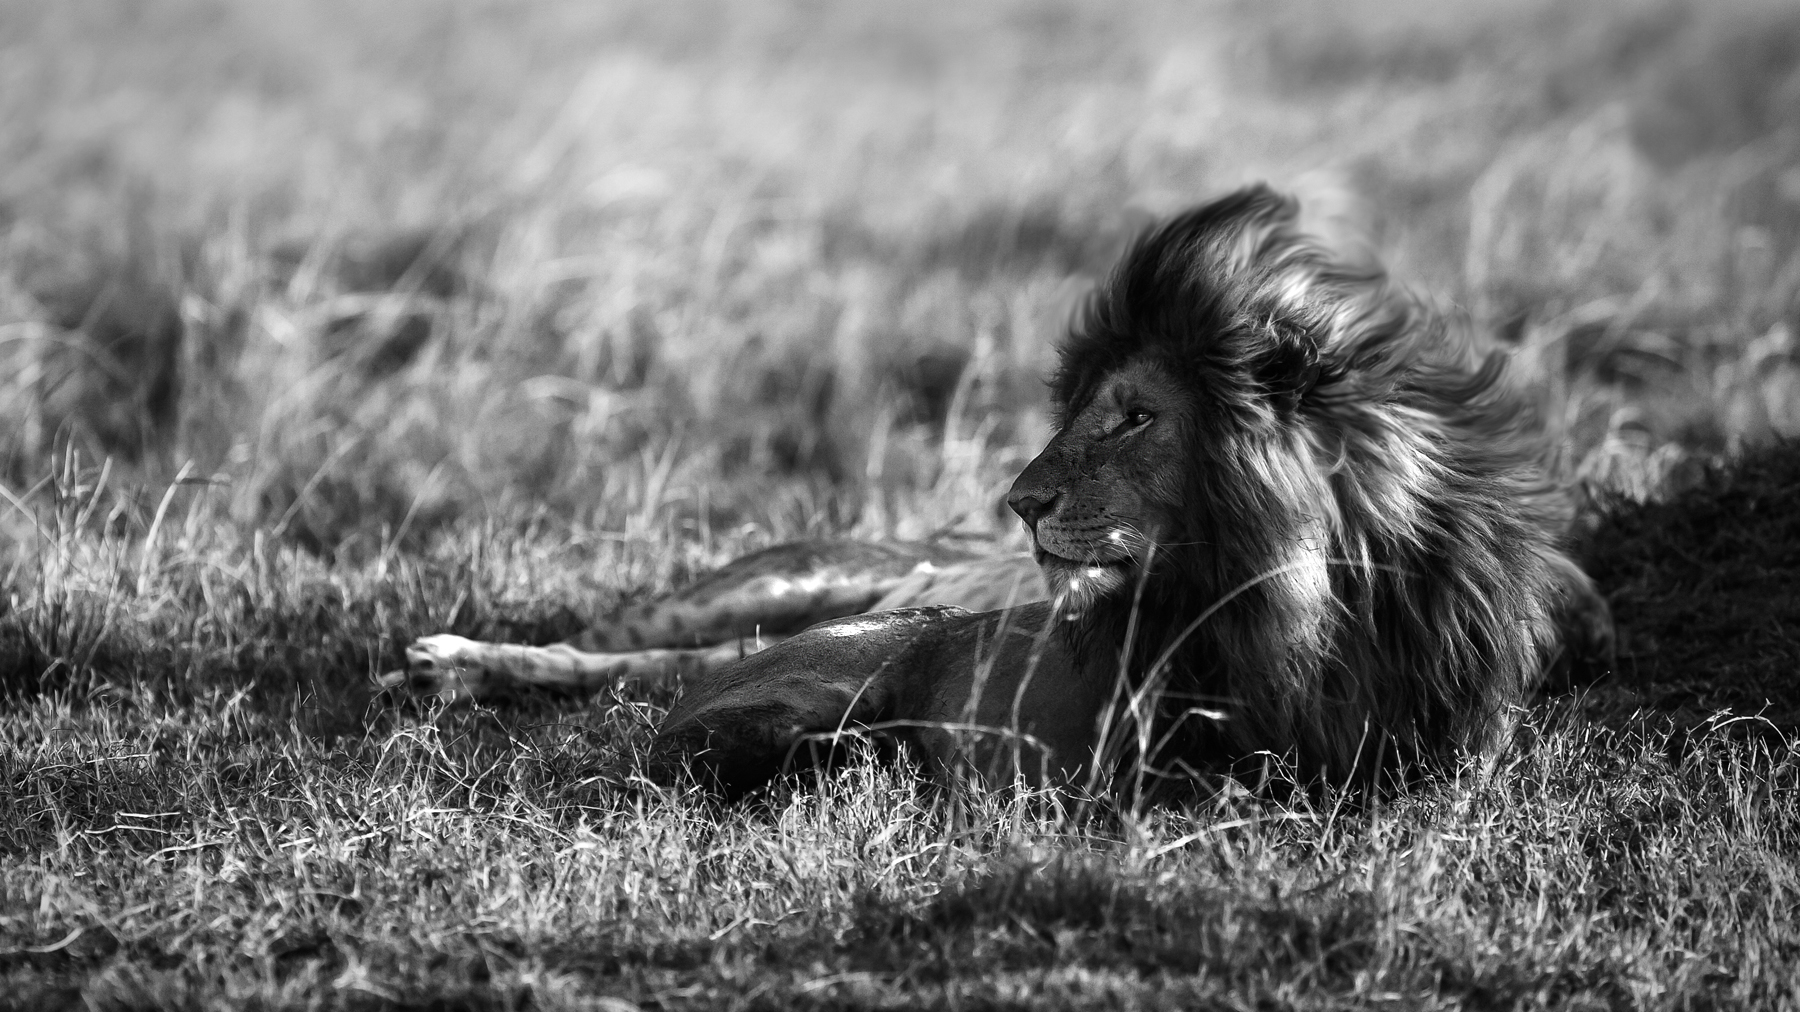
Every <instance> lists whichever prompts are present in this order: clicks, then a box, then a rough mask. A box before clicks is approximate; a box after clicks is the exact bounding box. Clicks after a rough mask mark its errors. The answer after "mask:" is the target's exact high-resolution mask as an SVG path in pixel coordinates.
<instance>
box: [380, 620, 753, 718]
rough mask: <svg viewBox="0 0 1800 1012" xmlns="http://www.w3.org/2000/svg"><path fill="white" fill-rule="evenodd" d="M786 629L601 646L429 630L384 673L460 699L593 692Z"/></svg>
mask: <svg viewBox="0 0 1800 1012" xmlns="http://www.w3.org/2000/svg"><path fill="white" fill-rule="evenodd" d="M778 639H780V637H771V638H765V639H761V640H754V639H753V640H745V641H743V642H732V643H723V644H717V645H714V646H709V647H703V648H698V649H693V650H667V649H657V650H629V651H622V652H617V653H599V652H592V651H585V650H578V649H576V648H575V647H573V646H571V645H570V644H567V643H555V644H552V645H550V646H543V647H529V646H522V645H519V644H514V643H484V642H481V641H479V640H471V639H466V638H464V637H462V636H452V635H449V634H443V635H438V636H425V637H421V638H420V639H418V640H416V641H414V642H413V644H412V645H411V646H409V647H407V648H406V670H404V671H394V672H391V673H389V674H387V675H384V676H383V677H382V678H381V681H380V686H381V688H383V689H385V690H395V691H398V690H404V691H406V692H407V694H409V695H412V696H418V697H435V698H436V699H438V700H439V701H440V702H443V703H449V704H456V703H464V702H469V701H471V700H474V699H479V698H483V697H487V696H492V695H496V694H501V693H504V692H507V691H516V690H518V689H527V688H540V689H553V690H559V691H564V692H572V693H582V694H589V693H594V692H598V691H600V690H601V689H607V688H619V689H624V690H638V691H643V690H647V689H651V688H656V687H662V686H669V685H673V684H675V683H676V682H677V681H678V680H692V679H695V678H699V677H703V676H704V675H705V674H706V673H708V672H710V671H713V670H716V669H718V668H721V667H723V666H725V665H727V664H730V663H733V662H735V661H738V660H741V659H742V658H743V657H745V656H746V655H747V654H751V653H755V652H756V651H758V650H761V649H762V648H763V647H765V646H768V645H769V644H770V643H772V642H775V641H777V640H778Z"/></svg>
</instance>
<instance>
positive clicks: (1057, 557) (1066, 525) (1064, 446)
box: [1006, 359, 1197, 617]
mask: <svg viewBox="0 0 1800 1012" xmlns="http://www.w3.org/2000/svg"><path fill="white" fill-rule="evenodd" d="M1071 407H1072V408H1073V414H1072V415H1071V416H1070V417H1069V418H1068V420H1067V421H1066V423H1065V424H1064V425H1063V427H1062V430H1061V431H1060V432H1058V433H1057V434H1056V437H1055V438H1054V439H1052V440H1051V441H1050V445H1049V446H1046V447H1045V448H1044V451H1043V452H1042V453H1040V454H1038V455H1037V457H1036V459H1034V460H1033V461H1032V462H1031V463H1030V464H1029V465H1028V466H1027V467H1026V468H1025V471H1024V473H1023V474H1020V475H1019V479H1018V481H1016V482H1014V483H1013V487H1012V492H1011V493H1010V494H1009V495H1008V496H1007V499H1006V501H1007V505H1009V506H1011V507H1012V509H1013V511H1014V512H1016V513H1018V514H1019V516H1020V518H1022V519H1023V520H1024V521H1025V524H1026V526H1027V527H1029V528H1030V529H1031V532H1032V537H1033V540H1034V542H1035V548H1036V553H1037V561H1038V565H1039V566H1041V567H1042V568H1043V571H1044V577H1045V581H1046V583H1048V584H1049V586H1050V590H1051V593H1052V594H1054V595H1055V596H1056V597H1057V599H1058V600H1059V602H1060V604H1059V608H1060V609H1061V610H1062V611H1063V612H1064V613H1065V614H1066V615H1068V616H1070V617H1075V616H1077V615H1080V614H1081V613H1083V612H1084V611H1086V609H1087V608H1088V606H1089V605H1091V604H1092V603H1093V602H1095V601H1096V600H1099V599H1100V598H1103V597H1106V596H1108V595H1110V594H1113V593H1116V592H1118V591H1121V590H1124V589H1126V588H1128V587H1130V586H1131V584H1132V583H1133V581H1134V580H1136V579H1138V578H1139V577H1140V576H1142V575H1144V574H1145V573H1146V572H1147V569H1148V567H1150V566H1153V565H1154V558H1155V553H1156V548H1157V546H1158V545H1166V544H1168V543H1169V539H1170V538H1171V537H1172V536H1174V535H1176V533H1177V532H1178V531H1179V530H1180V529H1181V523H1180V505H1181V494H1182V482H1183V481H1184V479H1185V475H1186V473H1187V470H1188V469H1187V467H1186V466H1184V465H1183V464H1182V461H1183V460H1184V459H1185V453H1186V445H1185V443H1186V439H1187V433H1190V432H1192V431H1193V429H1194V415H1195V411H1196V407H1197V406H1196V405H1195V403H1194V397H1193V395H1192V394H1190V393H1189V392H1188V391H1187V390H1185V389H1184V388H1183V385H1182V384H1181V383H1180V382H1179V381H1178V380H1177V379H1176V378H1175V377H1174V376H1172V375H1171V374H1170V373H1169V372H1168V371H1167V370H1166V369H1164V368H1162V367H1161V366H1159V365H1158V364H1156V363H1155V362H1154V361H1152V360H1149V359H1140V360H1137V361H1132V362H1127V363H1126V364H1124V365H1123V366H1121V367H1120V368H1118V369H1115V370H1113V371H1112V372H1111V373H1109V374H1108V375H1106V376H1104V377H1102V378H1101V379H1100V380H1099V382H1097V383H1095V384H1094V385H1093V386H1092V388H1091V396H1088V397H1087V398H1086V400H1085V402H1084V403H1082V404H1080V405H1079V406H1078V407H1076V406H1073V405H1072V406H1071Z"/></svg>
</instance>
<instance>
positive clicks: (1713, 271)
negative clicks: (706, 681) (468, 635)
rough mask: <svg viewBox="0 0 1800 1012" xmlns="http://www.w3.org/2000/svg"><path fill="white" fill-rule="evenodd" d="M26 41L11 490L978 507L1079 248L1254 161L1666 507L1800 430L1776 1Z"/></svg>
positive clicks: (300, 506) (1789, 149)
mask: <svg viewBox="0 0 1800 1012" xmlns="http://www.w3.org/2000/svg"><path fill="white" fill-rule="evenodd" d="M0 32H3V33H4V34H3V35H0V46H4V51H5V52H4V55H5V57H6V60H5V63H6V66H7V67H8V68H9V69H8V74H9V85H8V87H7V88H6V89H5V93H4V97H3V98H0V102H4V103H5V105H6V109H5V113H6V122H7V123H8V124H10V126H9V128H8V129H7V130H6V131H5V132H4V136H0V146H3V148H0V153H3V154H4V159H3V161H4V164H5V166H6V169H5V171H4V172H0V206H4V207H5V208H6V209H7V210H6V218H5V220H6V222H7V226H6V229H5V232H4V250H0V277H3V278H4V280H5V285H4V286H3V287H0V296H3V297H0V319H3V320H4V322H0V327H3V328H4V330H0V335H3V336H0V356H3V357H4V360H5V361H4V365H5V366H6V369H5V373H4V375H5V379H4V381H3V382H4V387H3V390H4V394H3V396H0V417H4V418H5V420H6V423H7V425H6V428H5V430H4V440H3V442H0V473H4V475H5V476H6V477H7V483H8V485H9V487H12V488H13V489H14V490H15V492H23V491H24V490H27V489H30V488H31V487H32V486H33V484H34V483H35V482H36V481H37V479H39V478H40V477H42V476H43V475H44V474H45V473H47V470H48V468H49V467H50V466H51V461H52V458H55V457H58V456H59V455H61V454H62V453H64V451H65V450H66V449H68V448H73V449H76V450H79V451H80V452H81V453H82V455H83V457H84V459H87V460H91V461H100V460H103V459H105V458H108V457H110V458H112V459H113V461H114V477H115V480H121V481H125V482H127V483H136V484H144V485H147V486H151V487H160V485H161V484H163V483H165V482H167V481H168V480H169V479H170V478H171V477H172V476H173V474H174V473H175V471H176V470H177V469H179V468H180V467H181V466H183V465H184V464H189V463H191V464H192V466H193V468H194V473H195V474H198V475H203V476H214V475H216V476H219V478H220V479H221V480H224V481H226V482H228V485H227V487H228V489H229V494H227V495H222V496H216V497H213V498H212V499H211V500H209V501H211V502H214V503H215V504H216V506H217V508H218V510H219V514H218V515H219V516H228V517H229V518H231V519H232V520H233V521H235V522H237V523H238V524H240V525H251V526H254V525H259V524H260V525H263V526H265V527H270V528H278V529H279V530H280V531H281V532H282V534H283V535H284V536H287V537H291V538H295V539H298V540H299V542H300V543H302V544H305V545H307V546H308V547H309V548H311V549H312V550H315V551H326V552H332V551H336V550H340V549H343V548H346V547H349V548H353V549H355V550H357V551H360V552H365V553H366V552H368V551H377V550H379V548H378V545H379V542H380V539H381V538H382V537H383V535H382V533H381V532H382V531H383V530H384V529H385V530H386V531H387V532H388V533H387V535H386V536H387V537H399V538H401V539H402V540H407V539H413V540H416V539H418V538H421V537H423V536H425V535H427V534H428V533H429V532H431V531H433V530H436V529H438V528H440V527H442V526H443V525H444V524H446V523H448V522H450V521H452V520H453V519H455V518H459V517H469V516H480V517H486V518H491V519H496V520H500V521H502V522H506V523H516V522H519V521H520V520H521V518H524V517H529V516H530V515H532V514H533V513H534V511H537V510H540V509H543V510H547V511H548V512H550V513H551V514H553V515H555V516H558V517H563V518H573V519H577V520H579V521H581V522H582V523H584V524H588V525H591V526H594V527H596V528H599V529H607V530H613V529H618V528H620V527H621V526H623V524H624V522H625V520H626V519H627V516H628V515H636V516H638V517H640V518H642V517H645V516H653V515H666V516H668V517H673V518H678V519H677V520H676V522H679V523H689V524H693V523H700V522H703V521H704V522H707V523H721V524H725V525H727V526H730V525H735V524H738V523H743V522H752V523H757V524H759V525H762V526H764V527H770V526H772V527H773V528H774V529H778V530H781V531H782V532H784V533H787V532H792V531H794V530H796V529H804V528H805V527H807V526H808V525H811V524H814V523H821V522H822V523H826V524H829V525H831V526H844V525H849V524H854V523H856V522H858V521H859V520H866V521H867V522H868V523H870V524H872V525H873V526H875V527H877V528H887V527H891V526H892V525H894V524H897V523H899V522H900V518H901V517H912V516H917V515H918V514H919V512H920V511H921V510H924V509H927V507H926V505H925V504H923V503H921V502H918V501H915V499H916V495H917V493H918V492H919V491H920V490H922V489H934V490H937V491H939V492H944V493H947V495H943V496H938V497H937V498H939V499H941V500H942V501H941V502H939V503H938V505H937V506H936V507H933V508H932V510H933V512H934V515H933V516H932V517H931V518H930V521H929V522H937V521H940V520H945V519H949V518H951V517H954V516H955V515H957V514H961V513H964V512H969V511H975V512H977V513H979V514H981V515H983V516H985V515H986V513H987V511H988V509H989V508H990V506H991V503H992V493H993V490H994V488H995V487H996V486H997V484H998V483H999V482H1000V481H1001V480H1002V479H1003V478H1004V477H1005V475H1006V474H1007V473H1008V471H1009V470H1011V469H1012V468H1013V467H1015V466H1016V464H1017V462H1018V458H1019V456H1020V455H1021V454H1023V453H1027V452H1029V451H1030V449H1031V448H1032V447H1033V446H1034V445H1035V444H1036V443H1037V442H1038V441H1040V440H1041V439H1042V437H1043V435H1044V423H1043V419H1042V416H1041V414H1040V412H1039V405H1040V402H1041V397H1040V394H1039V388H1038V385H1037V384H1038V380H1039V377H1040V376H1041V375H1042V374H1043V372H1044V371H1045V369H1046V367H1047V366H1048V364H1049V361H1050V352H1049V349H1050V348H1051V346H1052V344H1053V342H1054V339H1055V337H1056V335H1057V333H1058V330H1059V328H1060V326H1061V324H1062V322H1063V320H1064V318H1065V316H1066V314H1067V313H1068V311H1069V309H1070V307H1071V305H1072V304H1073V302H1074V300H1075V299H1076V298H1077V297H1078V296H1079V293H1080V292H1081V291H1082V290H1083V288H1084V287H1085V286H1086V285H1087V284H1088V283H1089V281H1090V280H1091V278H1092V277H1093V276H1094V275H1095V274H1096V273H1097V272H1098V271H1100V270H1102V269H1103V268H1104V266H1105V264H1106V263H1107V262H1108V260H1109V259H1110V257H1111V256H1112V255H1113V254H1114V253H1116V251H1117V250H1118V248H1119V246H1120V245H1121V243H1122V242H1123V241H1124V239H1125V238H1126V237H1127V236H1128V235H1129V234H1130V233H1131V232H1132V231H1133V230H1134V229H1135V228H1137V227H1139V226H1140V224H1141V223H1142V222H1143V221H1144V220H1146V218H1147V217H1148V216H1149V215H1150V214H1153V213H1157V212H1163V211H1167V210H1169V209H1172V208H1174V207H1177V206H1180V205H1181V204H1183V203H1185V202H1188V201H1192V200H1195V199H1198V198H1201V197H1203V196H1205V195H1207V194H1210V193H1215V192H1217V191H1219V190H1221V189H1223V188H1225V187H1228V186H1231V185H1234V184H1236V183H1239V182H1241V181H1244V180H1248V179H1254V178H1264V177H1267V178H1272V179H1274V180H1275V181H1276V182H1277V183H1279V184H1285V185H1290V186H1293V187H1296V188H1298V189H1300V190H1302V191H1304V192H1310V193H1312V194H1313V195H1314V196H1315V197H1318V198H1321V200H1320V203H1321V205H1322V206H1329V207H1337V208H1339V209H1340V210H1343V211H1344V213H1345V214H1346V215H1347V216H1348V217H1350V218H1352V219H1356V220H1355V221H1354V224H1355V226H1356V227H1359V228H1361V229H1363V230H1364V231H1366V232H1369V233H1372V235H1373V242H1374V245H1376V246H1377V247H1378V248H1379V249H1380V250H1381V251H1382V252H1384V253H1385V254H1386V255H1388V256H1389V258H1390V259H1392V260H1393V261H1394V262H1395V265H1396V268H1397V270H1398V271H1399V273H1401V274H1402V275H1403V276H1405V277H1408V278H1409V279H1412V280H1414V281H1415V283H1417V284H1418V285H1419V286H1420V287H1421V288H1422V289H1423V290H1424V291H1425V292H1427V293H1428V294H1430V295H1432V296H1433V297H1435V298H1437V299H1439V300H1440V301H1442V302H1443V303H1444V304H1445V305H1446V306H1447V307H1448V308H1449V309H1450V310H1451V311H1452V312H1461V313H1464V314H1466V315H1467V316H1468V317H1469V318H1470V320H1471V324H1472V325H1473V326H1476V327H1478V328H1482V329H1485V330H1487V331H1489V332H1491V333H1494V334H1496V335H1497V336H1499V337H1500V338H1502V339H1503V340H1509V341H1512V342H1514V343H1516V344H1517V345H1518V346H1519V347H1520V349H1521V358H1522V359H1523V360H1524V361H1525V363H1526V366H1527V369H1528V371H1529V374H1530V375H1531V377H1532V378H1533V379H1534V381H1537V382H1539V383H1540V384H1541V386H1542V387H1543V388H1544V389H1545V390H1546V392H1547V397H1548V398H1549V404H1548V405H1547V407H1548V413H1549V415H1550V417H1551V418H1553V419H1554V421H1555V423H1556V425H1557V427H1558V431H1560V432H1562V433H1563V434H1564V437H1565V440H1566V442H1567V458H1568V464H1569V467H1570V469H1571V471H1572V472H1578V473H1581V474H1583V475H1587V476H1589V477H1591V478H1592V479H1594V480H1595V481H1597V482H1600V483H1603V484H1617V485H1621V486H1623V487H1625V488H1626V489H1628V490H1630V491H1632V492H1633V493H1634V494H1648V493H1650V492H1653V491H1654V490H1655V487H1656V486H1657V484H1658V482H1659V481H1660V480H1661V479H1662V477H1663V475H1664V472H1665V471H1667V470H1668V468H1667V467H1666V466H1664V465H1667V464H1668V463H1669V462H1671V461H1673V460H1675V459H1676V458H1678V457H1682V456H1687V455H1693V454H1699V455H1702V456H1704V455H1708V454H1714V453H1717V452H1721V451H1724V450H1728V449H1730V448H1733V447H1735V446H1738V445H1741V444H1743V443H1744V442H1746V441H1750V442H1754V441H1756V440H1759V439H1761V438H1764V437H1765V436H1766V435H1767V434H1769V433H1771V432H1778V433H1783V434H1792V433H1793V432H1795V431H1797V430H1800V421H1797V420H1796V419H1800V415H1796V414H1795V410H1796V409H1795V408H1794V407H1793V404H1794V398H1793V397H1792V396H1790V393H1789V392H1790V389H1791V388H1792V387H1793V386H1794V384H1795V382H1796V374H1795V372H1794V368H1795V366H1794V361H1793V355H1794V352H1793V348H1792V347H1791V346H1792V343H1793V341H1792V330H1793V326H1794V324H1793V320H1792V316H1793V311H1794V310H1793V306H1794V302H1795V293H1796V289H1797V288H1800V260H1796V259H1795V257H1796V246H1797V242H1796V236H1797V235H1800V187H1797V185H1796V183H1795V179H1794V178H1793V174H1794V171H1795V170H1794V169H1793V168H1792V167H1791V166H1792V165H1793V163H1794V151H1795V143H1796V142H1795V140H1794V130H1795V129H1796V123H1795V121H1794V119H1793V116H1794V113H1793V112H1792V110H1793V109H1794V108H1796V105H1797V103H1795V102H1789V101H1784V100H1783V96H1787V95H1790V93H1792V92H1793V91H1794V89H1795V88H1796V87H1800V85H1796V84H1795V83H1794V82H1795V80H1796V76H1795V65H1796V58H1795V56H1794V53H1795V50H1796V47H1800V20H1797V19H1796V18H1795V16H1794V15H1793V14H1792V12H1791V10H1788V9H1787V8H1786V7H1785V6H1784V5H1767V6H1759V5H1756V4H1732V5H1723V6H1721V5H1693V6H1688V5H1682V4H1668V3H1664V4H1645V3H1625V2H1616V3H1614V2H1601V0H1594V2H1588V3H1584V4H1581V5H1579V6H1577V7H1574V8H1571V7H1569V6H1568V5H1562V4H1548V3H1542V4H1540V3H1534V2H1527V0H1521V2H1516V3H1510V4H1506V5H1499V6H1478V5H1457V6H1455V7H1453V8H1452V9H1450V10H1447V11H1438V12H1436V13H1430V14H1427V13H1426V12H1424V11H1421V10H1416V9H1411V8H1395V7H1393V6H1392V5H1388V4H1348V5H1334V6H1333V8H1332V9H1331V10H1330V11H1329V12H1319V11H1316V10H1314V9H1313V8H1312V7H1311V6H1310V5H1297V6H1283V5H1259V6H1258V7H1257V8H1256V9H1255V10H1254V11H1250V10H1234V9H1229V8H1223V7H1204V6H1203V7H1200V8H1196V9H1189V8H1188V6H1187V5H1172V4H1166V5H1165V4H1155V3H1143V4H1134V5H1129V6H1128V7H1126V8H1122V9H1120V10H1119V11H1117V12H1114V13H1112V14H1108V15H1106V16H1101V15H1099V14H1096V13H1085V12H1083V11H1082V10H1081V9H1080V8H1077V7H1072V6H1069V7H1052V8H1047V9H1038V8H1036V7H1033V6H1029V5H1018V6H1015V5H1009V4H1004V3H994V4H988V5H982V6H979V7H974V8H969V7H967V6H966V5H953V4H945V5H937V6H928V7H926V8H919V9H910V10H909V12H908V13H907V14H905V15H897V14H885V13H881V12H876V11H873V10H869V9H864V8H860V7H859V8H845V9H838V8H833V9H831V10H825V11H819V10H812V9H810V8H797V7H788V6H785V5H780V4H756V5H747V6H746V5H705V4H694V5H673V6H672V5H660V4H644V5H634V4H612V5H605V6H604V7H599V8H590V7H589V6H588V5H581V4H537V5H529V6H519V7H516V8H515V7H513V6H510V5H490V6H481V5H475V6H471V5H446V4H439V3H429V2H424V0H412V2H403V3H398V4H384V5H381V6H380V7H378V8H367V9H365V8H364V7H363V6H362V5H355V4H337V3H328V2H320V3H310V4H305V5H290V8H289V9H284V10H283V11H281V12H279V13H276V12H269V11H265V10H263V9H262V8H261V7H260V6H246V5H242V4H236V3H197V2H182V0H167V2H163V3H158V4H152V5H138V4H119V3H116V2H107V0H78V2H74V3H69V4H61V5H55V6H48V7H44V8H41V9H25V10H20V11H14V12H9V14H8V16H7V20H6V22H5V24H4V25H3V26H0ZM1349 195H1354V198H1352V199H1346V198H1347V197H1349ZM953 407H954V408H955V409H956V412H955V417H951V409H952V408H953ZM946 437H949V443H950V445H951V446H952V447H955V446H958V445H967V446H968V450H967V452H966V453H962V454H961V455H959V454H958V453H950V454H945V453H944V452H943V447H944V445H945V440H946ZM969 459H977V460H979V461H980V463H979V464H978V465H977V466H976V468H975V470H974V471H968V470H966V465H958V464H956V463H955V462H957V461H966V460H969ZM1621 460H1623V463H1620V461H1621ZM1659 462H1660V463H1659ZM956 466H964V467H965V470H964V471H963V473H960V474H957V475H954V476H950V477H949V478H948V479H947V478H946V475H945V473H944V469H945V468H946V467H956ZM1646 468H1648V469H1649V471H1648V472H1646ZM652 479H653V480H652ZM776 488H781V489H785V491H783V492H775V491H774V490H775V489H776ZM152 494H154V493H152ZM793 495H799V496H800V499H799V500H797V501H796V500H793V499H791V498H790V497H791V496H793ZM646 496H649V497H650V498H651V499H656V500H658V501H654V502H652V501H648V500H647V499H646ZM895 497H899V498H898V499H897V500H896V499H895ZM828 504H829V505H828ZM821 517H823V519H820V518H821ZM18 522H19V521H18V518H17V517H16V516H10V517H9V518H8V524H9V529H14V530H15V531H16V525H17V524H18Z"/></svg>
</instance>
